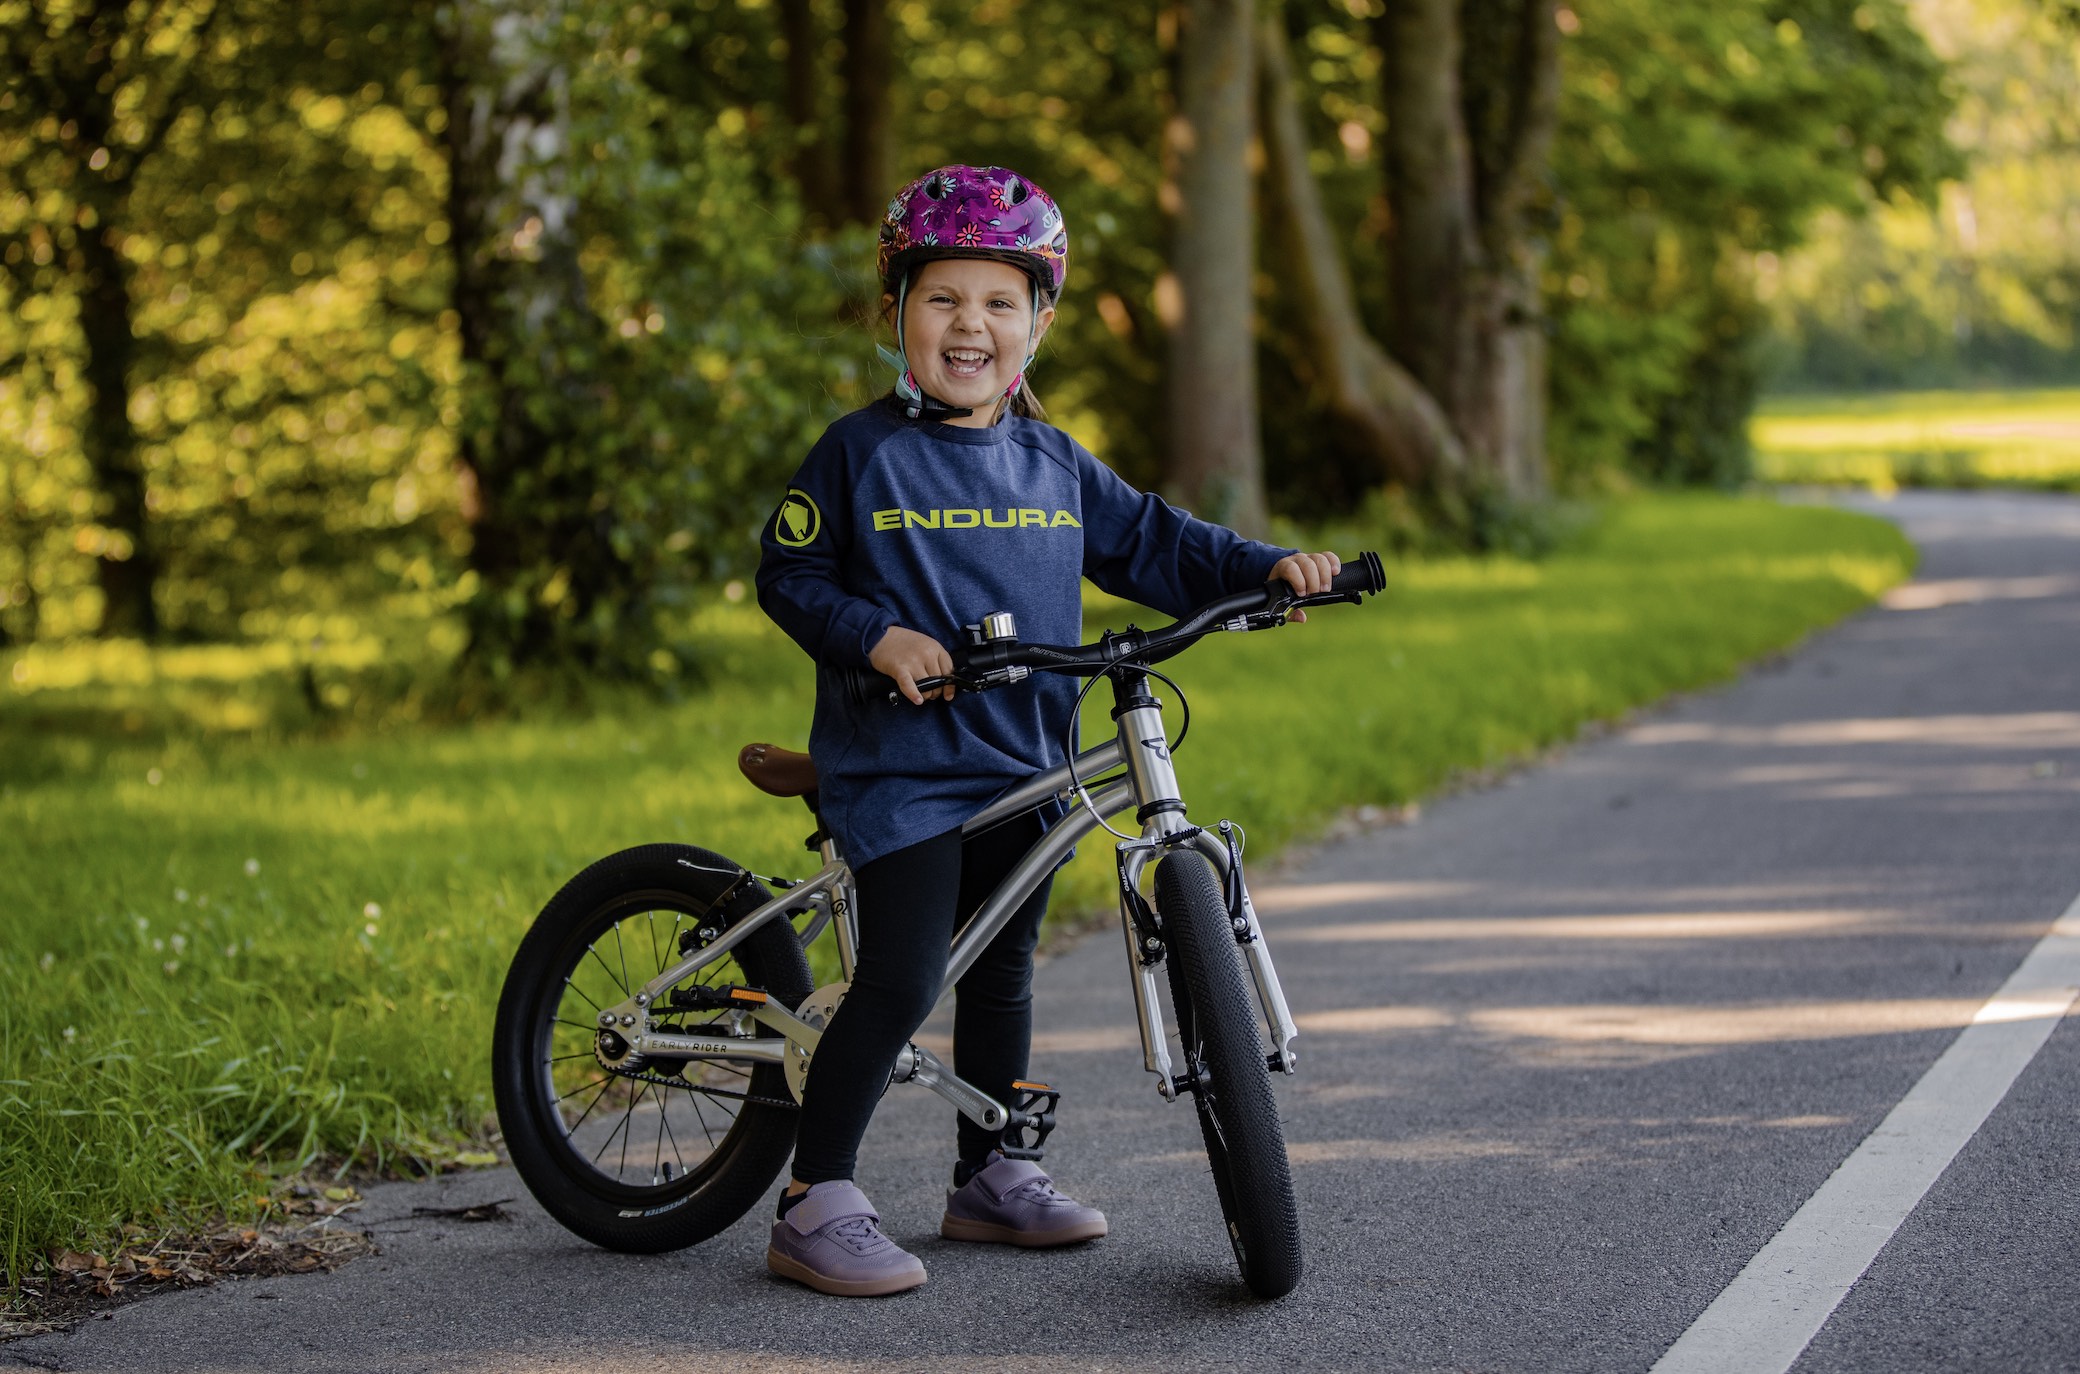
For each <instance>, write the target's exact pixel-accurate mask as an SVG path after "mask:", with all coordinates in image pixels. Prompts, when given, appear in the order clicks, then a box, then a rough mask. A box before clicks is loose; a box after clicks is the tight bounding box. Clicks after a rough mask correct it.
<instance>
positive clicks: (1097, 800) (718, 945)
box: [599, 705, 1299, 1130]
mask: <svg viewBox="0 0 2080 1374" xmlns="http://www.w3.org/2000/svg"><path fill="white" fill-rule="evenodd" d="M1117 720H1118V729H1117V733H1116V736H1115V738H1113V739H1111V740H1109V741H1107V742H1105V743H1104V744H1100V745H1098V746H1096V747H1094V748H1091V749H1087V750H1085V751H1084V752H1083V753H1081V754H1079V755H1078V756H1077V757H1076V762H1075V770H1074V773H1073V775H1072V773H1071V770H1070V767H1069V765H1067V764H1063V765H1060V766H1058V767H1055V768H1051V769H1048V770H1046V771H1045V772H1042V773H1037V774H1035V775H1034V776H1033V777H1031V778H1029V779H1028V780H1026V781H1025V782H1023V783H1020V784H1019V785H1018V786H1016V787H1014V788H1012V789H1011V790H1010V791H1008V792H1006V793H1005V794H1004V795H1003V796H1001V797H999V798H997V800H995V801H994V802H991V803H990V804H989V805H988V806H986V807H984V808H983V809H982V810H981V811H980V812H978V813H976V815H975V816H974V817H973V818H971V819H970V820H969V821H968V822H967V823H966V824H964V825H963V826H962V827H961V833H962V834H963V835H974V834H979V833H980V832H982V831H985V830H988V829H990V828H991V827H993V826H996V825H999V824H1001V823H1003V822H1004V821H1007V820H1010V819H1012V818H1013V817H1015V816H1020V815H1023V814H1025V813H1027V812H1029V811H1032V810H1034V809H1036V808H1038V807H1041V806H1045V805H1048V804H1050V803H1056V802H1060V803H1065V804H1067V805H1068V812H1067V814H1066V815H1065V816H1064V817H1063V818H1062V819H1061V820H1060V821H1059V822H1058V823H1056V824H1055V825H1053V826H1051V827H1049V828H1048V830H1047V833H1046V834H1045V835H1043V836H1042V837H1041V838H1040V840H1039V841H1038V842H1037V843H1036V844H1034V846H1033V847H1032V848H1031V849H1030V850H1028V851H1027V852H1026V854H1025V856H1024V857H1023V858H1021V859H1020V860H1019V861H1018V863H1017V864H1016V865H1014V866H1013V868H1012V870H1011V872H1010V873H1008V874H1006V875H1005V877H1004V880H1003V881H1002V882H1001V883H999V884H998V885H997V888H996V890H995V891H994V892H992V893H991V894H990V895H989V897H988V898H987V899H986V900H985V901H984V902H983V904H982V905H981V906H980V907H979V908H978V909H977V910H976V912H975V914H974V916H973V917H972V918H971V919H970V920H969V921H968V923H967V925H966V926H965V927H964V928H962V930H961V932H960V933H959V935H958V936H956V937H955V940H954V944H953V948H952V950H951V952H950V953H949V955H948V958H947V968H946V978H945V981H944V982H943V983H942V984H941V985H940V995H941V996H942V997H943V996H944V995H945V993H946V990H947V989H948V988H951V987H952V986H954V984H956V983H958V982H959V981H960V979H961V977H962V975H964V974H965V973H967V971H968V970H969V969H970V968H972V967H973V966H974V964H975V961H976V960H977V959H979V958H980V957H981V956H982V952H983V951H984V950H985V949H987V948H988V947H989V944H990V941H992V940H994V939H995V938H996V936H997V934H998V932H1000V931H1001V930H1003V928H1004V926H1005V925H1006V924H1007V923H1008V922H1009V921H1010V919H1011V917H1012V914H1013V913H1014V912H1016V911H1017V910H1018V908H1019V906H1020V905H1021V904H1022V903H1024V901H1025V900H1026V898H1027V897H1029V896H1031V895H1032V893H1033V892H1034V890H1035V889H1037V888H1038V887H1039V885H1040V884H1041V882H1043V881H1044V880H1045V879H1046V878H1047V877H1048V876H1049V875H1050V874H1052V873H1053V872H1054V870H1055V869H1056V868H1058V867H1059V866H1060V865H1061V864H1062V862H1063V861H1064V860H1066V859H1067V858H1068V856H1069V851H1070V850H1071V849H1073V848H1074V847H1075V846H1076V845H1077V844H1078V843H1079V842H1081V841H1082V840H1084V839H1085V838H1086V837H1088V836H1089V835H1090V834H1091V832H1093V831H1095V830H1096V829H1098V827H1099V825H1100V823H1101V822H1102V821H1104V820H1108V819H1110V818H1112V817H1114V816H1118V815H1120V814H1123V813H1124V812H1126V811H1128V810H1134V811H1135V812H1136V814H1137V815H1140V816H1142V817H1144V818H1145V819H1144V820H1143V822H1142V827H1141V834H1140V837H1139V838H1138V839H1128V840H1124V841H1122V842H1121V843H1120V844H1119V845H1117V846H1116V848H1117V851H1118V865H1119V875H1120V923H1121V927H1122V929H1123V931H1124V933H1125V936H1126V944H1127V956H1128V962H1129V968H1130V970H1131V973H1132V986H1133V990H1134V1008H1135V1020H1136V1022H1137V1024H1138V1027H1139V1030H1140V1034H1141V1049H1142V1058H1143V1062H1144V1066H1145V1067H1146V1068H1147V1070H1148V1072H1150V1073H1151V1074H1154V1075H1155V1076H1156V1088H1157V1091H1158V1092H1160V1093H1161V1094H1162V1095H1163V1096H1164V1097H1165V1098H1174V1097H1176V1095H1177V1093H1178V1091H1179V1088H1180V1087H1181V1086H1182V1085H1180V1084H1179V1083H1178V1082H1177V1081H1176V1079H1175V1078H1174V1076H1173V1075H1172V1072H1171V1068H1172V1065H1171V1060H1170V1054H1169V1050H1168V1047H1167V1041H1168V1036H1167V1034H1166V1033H1165V1030H1164V1027H1163V1022H1162V1011H1161V1003H1160V1000H1159V996H1158V992H1157V987H1156V977H1155V970H1156V964H1155V963H1152V962H1146V961H1144V958H1143V954H1144V951H1143V950H1142V948H1141V947H1140V941H1141V934H1140V931H1139V929H1138V927H1137V925H1136V923H1135V920H1134V894H1137V893H1138V892H1139V890H1140V883H1141V879H1142V877H1143V875H1144V873H1145V871H1146V869H1147V867H1148V865H1149V864H1150V863H1151V862H1153V861H1154V860H1155V859H1157V858H1158V857H1160V856H1161V855H1163V854H1166V853H1169V852H1171V851H1173V850H1178V849H1186V848H1189V849H1193V850H1196V851H1198V852H1199V853H1202V854H1204V855H1205V856H1206V857H1207V859H1208V860H1210V861H1211V862H1212V863H1213V865H1214V868H1215V870H1216V871H1217V872H1218V873H1219V874H1220V875H1221V876H1222V878H1223V879H1226V878H1227V876H1228V870H1229V867H1230V865H1231V862H1232V858H1231V855H1230V852H1229V849H1228V846H1227V844H1226V843H1225V842H1224V841H1223V840H1222V839H1221V838H1220V837H1219V836H1218V835H1216V834H1215V833H1214V832H1212V831H1208V830H1205V829H1201V828H1199V827H1196V826H1193V825H1192V824H1191V823H1189V822H1188V821H1186V820H1185V818H1184V811H1183V798H1182V797H1181V796H1180V795H1179V789H1178V784H1177V774H1176V770H1175V769H1174V768H1173V766H1172V764H1171V760H1170V750H1169V744H1168V739H1167V737H1166V735H1165V734H1164V730H1163V720H1162V712H1161V709H1160V707H1159V706H1146V705H1145V706H1138V707H1133V708H1131V709H1128V710H1124V711H1121V712H1120V713H1119V714H1118V717H1117ZM1122 764H1124V765H1125V770H1126V771H1125V774H1124V775H1123V776H1116V777H1112V778H1109V779H1107V780H1106V781H1105V782H1104V783H1103V785H1102V786H1097V787H1093V786H1092V784H1091V780H1092V779H1093V778H1097V777H1101V776H1102V775H1104V774H1106V773H1109V772H1111V771H1112V770H1113V769H1115V768H1117V767H1119V766H1121V765H1122ZM1079 781H1080V782H1081V784H1082V787H1083V792H1082V793H1081V794H1079V792H1078V790H1077V784H1078V782H1079ZM1108 828H1109V827H1108ZM822 856H823V861H824V862H823V867H822V868H820V869H819V870H817V872H816V873H815V874H814V875H813V876H812V877H810V878H808V879H806V880H805V881H803V882H801V883H798V884H796V885H795V886H793V887H790V888H788V889H787V890H786V891H785V892H782V893H780V894H779V895H778V896H776V897H773V898H772V899H771V900H770V901H767V902H766V903H764V904H763V905H761V906H760V907H759V908H758V909H757V910H755V911H753V912H751V913H750V914H749V915H747V916H746V917H744V918H743V919H742V920H740V921H738V922H737V923H736V924H735V925H733V926H731V927H730V929H729V930H728V931H727V932H725V933H724V934H723V935H722V936H721V937H720V938H718V939H716V940H714V941H713V942H711V943H710V944H708V945H706V946H704V947H703V948H701V949H698V950H695V951H693V952H692V953H690V954H688V955H687V956H686V957H685V958H683V959H681V960H679V961H678V962H677V963H675V964H672V965H671V966H669V967H667V968H666V969H664V970H663V971H662V972H660V973H659V974H658V975H657V976H656V977H655V978H652V979H651V980H650V981H649V982H647V983H645V984H644V985H643V986H642V987H641V988H639V989H637V990H636V992H635V993H634V994H633V995H632V996H630V997H629V998H628V1000H626V1001H625V1002H623V1003H621V1004H620V1005H618V1006H614V1007H609V1008H606V1009H604V1010H602V1011H601V1013H600V1017H599V1021H600V1025H601V1026H602V1027H613V1028H615V1029H617V1030H618V1031H619V1032H620V1033H621V1035H622V1037H623V1038H624V1039H625V1040H627V1041H628V1043H629V1045H630V1048H631V1049H632V1050H633V1051H634V1052H636V1053H639V1054H662V1055H670V1056H673V1057H677V1058H687V1059H729V1060H737V1061H751V1062H766V1063H780V1062H783V1060H784V1059H785V1057H786V1054H787V1052H788V1050H787V1046H788V1043H789V1042H792V1043H794V1044H798V1045H801V1046H803V1047H804V1048H807V1049H810V1050H813V1049H814V1048H815V1046H816V1044H817V1043H818V1041H819V1040H820V1039H821V1038H822V1036H821V1032H819V1031H818V1030H817V1029H816V1028H814V1027H812V1026H809V1025H808V1024H806V1023H804V1022H803V1021H801V1020H800V1019H799V1018H797V1017H796V1016H795V1015H794V1014H793V1013H792V1012H791V1011H789V1010H787V1009H786V1008H785V1007H781V1006H778V1005H777V1004H774V1003H770V1002H768V1003H765V1004H763V1005H761V1006H756V1007H749V1008H747V1009H745V1010H744V1011H743V1012H742V1013H741V1016H740V1020H739V1026H738V1030H737V1031H736V1032H735V1033H733V1034H731V1035H729V1036H726V1037H722V1036H713V1035H706V1036H691V1035H680V1034H676V1033H673V1032H661V1031H652V1030H650V1029H649V1014H648V1013H649V1009H650V1008H651V1007H652V1006H653V1005H654V1004H655V1003H656V1000H657V999H658V998H659V997H660V996H662V995H663V994H664V993H666V992H667V991H668V990H670V989H671V988H672V987H674V986H675V985H677V984H678V983H680V982H682V981H684V980H685V979H687V978H689V977H691V976H692V975H694V974H695V973H698V972H699V971H700V970H701V969H703V968H706V967H707V966H708V965H710V964H712V963H714V962H716V961H717V960H719V959H722V958H724V957H725V956H727V955H728V954H729V953H730V951H732V950H734V949H735V948H736V947H737V946H738V945H741V944H742V943H743V942H744V941H746V940H748V939H750V938H751V936H752V935H753V934H755V933H756V932H758V931H759V930H762V929H764V928H765V926H766V925H768V924H769V923H770V922H772V921H775V920H784V919H785V917H786V914H787V913H790V912H799V911H801V910H802V909H803V908H804V907H808V908H812V909H813V908H817V907H821V908H822V911H821V913H820V914H819V915H818V917H817V920H816V922H815V923H814V924H812V926H811V929H812V930H815V929H818V928H820V926H821V925H822V923H823V922H824V921H826V920H828V921H829V922H830V924H831V925H832V927H833V929H834V932H835V935H836V939H837V944H838V965H839V968H840V970H841V972H842V975H843V977H844V978H845V979H846V980H847V981H850V980H851V978H852V975H853V970H854V969H855V968H856V967H857V963H858V954H859V925H858V916H857V912H856V910H855V905H854V902H855V899H854V889H853V881H852V869H851V866H850V865H849V864H848V863H847V862H846V860H845V857H844V856H843V855H842V854H841V853H840V852H839V850H838V846H837V844H836V842H835V841H833V840H830V839H825V840H824V842H823V844H822ZM682 862H683V861H682ZM1242 915H1243V921H1244V925H1245V929H1242V930H1238V931H1237V932H1236V939H1237V942H1238V943H1239V944H1240V945H1241V946H1242V950H1243V954H1244V958H1245V960H1246V962H1247V963H1248V965H1249V969H1250V977H1251V981H1252V982H1253V983H1254V984H1255V987H1256V993H1257V1001H1258V1005H1259V1007H1260V1009H1261V1011H1262V1013H1263V1016H1264V1023H1265V1027H1266V1029H1267V1031H1268V1032H1269V1034H1270V1043H1271V1046H1272V1054H1271V1059H1272V1067H1274V1068H1277V1069H1280V1070H1282V1071H1283V1072H1286V1073H1292V1072H1293V1071H1294V1066H1295V1063H1296V1057H1295V1055H1294V1053H1293V1040H1294V1039H1295V1037H1296V1036H1297V1035H1298V1034H1299V1031H1298V1029H1297V1028H1296V1027H1295V1025H1294V1023H1293V1017H1292V1013H1291V1011H1290V1010H1289V1009H1288V1008H1287V1006H1286V999H1285V993H1284V991H1283V989H1282V988H1281V987H1280V986H1279V981H1278V971H1277V969H1276V968H1274V967H1273V965H1272V962H1271V952H1270V950H1269V949H1268V948H1267V947H1266V945H1265V941H1264V933H1263V929H1262V927H1261V926H1260V925H1259V923H1258V921H1257V914H1256V908H1255V907H1254V906H1252V905H1251V903H1250V899H1249V891H1248V888H1247V886H1244V887H1243V888H1242ZM744 1020H750V1021H756V1022H758V1023H760V1024H763V1025H765V1026H768V1027H770V1028H771V1029H773V1030H775V1031H778V1032H779V1033H780V1035H781V1036H782V1037H784V1038H783V1039H781V1040H771V1039H767V1040H760V1039H756V1038H754V1037H755V1035H756V1032H754V1031H750V1030H747V1029H745V1028H743V1026H742V1021H744ZM895 1077H896V1081H898V1082H913V1081H914V1082H918V1083H922V1084H923V1085H925V1086H927V1087H929V1088H931V1089H932V1090H933V1091H934V1092H937V1093H938V1094H939V1095H940V1096H942V1097H944V1098H946V1099H947V1100H948V1101H949V1102H951V1103H953V1105H954V1106H955V1107H956V1108H957V1109H958V1110H960V1111H961V1112H962V1113H963V1114H964V1115H966V1116H968V1117H969V1118H971V1119H972V1120H974V1121H976V1122H978V1123H979V1124H980V1125H982V1127H983V1128H984V1129H986V1130H996V1129H999V1128H1001V1127H1002V1126H1003V1125H1004V1124H1005V1123H1006V1121H1007V1120H1009V1114H1008V1112H1007V1111H1006V1109H1005V1108H1004V1106H1003V1105H1002V1104H1001V1103H998V1102H996V1101H994V1100H992V1099H991V1098H989V1097H988V1096H987V1095H986V1094H984V1093H982V1092H980V1091H979V1090H977V1089H976V1088H974V1087H973V1086H971V1085H969V1084H967V1083H964V1082H962V1081H961V1080H960V1079H959V1078H957V1077H955V1076H954V1074H953V1073H952V1071H951V1070H950V1069H948V1068H947V1067H946V1066H945V1065H944V1064H943V1063H941V1062H940V1061H939V1059H938V1058H937V1056H935V1055H933V1054H932V1053H931V1052H930V1051H929V1050H926V1049H924V1048H922V1047H921V1046H918V1045H914V1044H913V1045H909V1046H906V1047H905V1048H904V1050H903V1052H902V1055H901V1056H900V1058H899V1059H898V1062H897V1064H896V1073H895Z"/></svg>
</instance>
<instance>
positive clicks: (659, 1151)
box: [650, 1093, 672, 1184]
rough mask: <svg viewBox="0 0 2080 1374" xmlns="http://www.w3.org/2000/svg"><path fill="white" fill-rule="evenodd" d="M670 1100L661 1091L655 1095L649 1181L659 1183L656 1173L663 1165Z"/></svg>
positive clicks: (660, 1180)
mask: <svg viewBox="0 0 2080 1374" xmlns="http://www.w3.org/2000/svg"><path fill="white" fill-rule="evenodd" d="M671 1110H672V1100H671V1099H670V1098H669V1097H666V1096H665V1095H664V1094H663V1093H659V1094H658V1095H657V1145H656V1147H655V1148H654V1149H652V1150H651V1152H650V1182H651V1183H652V1184H657V1183H661V1182H663V1181H664V1180H662V1179H660V1178H658V1176H657V1175H658V1173H659V1172H660V1171H661V1170H662V1169H663V1167H664V1123H665V1120H666V1119H667V1117H669V1115H670V1114H671Z"/></svg>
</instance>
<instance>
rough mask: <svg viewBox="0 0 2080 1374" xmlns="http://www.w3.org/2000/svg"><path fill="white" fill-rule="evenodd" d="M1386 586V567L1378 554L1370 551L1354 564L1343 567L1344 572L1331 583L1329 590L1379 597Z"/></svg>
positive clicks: (1338, 574)
mask: <svg viewBox="0 0 2080 1374" xmlns="http://www.w3.org/2000/svg"><path fill="white" fill-rule="evenodd" d="M1386 586H1387V569H1386V566H1385V565H1384V564H1382V563H1381V562H1380V561H1379V555H1378V554H1376V553H1373V552H1371V551H1369V550H1368V551H1366V552H1365V553H1361V554H1359V555H1358V557H1357V559H1356V560H1355V561H1354V562H1350V563H1346V564H1344V565H1343V569H1342V571H1340V572H1338V573H1337V574H1336V576H1335V578H1334V579H1332V580H1331V581H1330V583H1329V590H1330V591H1332V592H1345V593H1349V592H1361V593H1364V594H1366V595H1377V594H1378V593H1380V592H1382V591H1384V590H1386Z"/></svg>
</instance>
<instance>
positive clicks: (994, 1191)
mask: <svg viewBox="0 0 2080 1374" xmlns="http://www.w3.org/2000/svg"><path fill="white" fill-rule="evenodd" d="M939 1234H940V1235H942V1236H944V1237H946V1239H948V1240H994V1241H1001V1242H1003V1243H1004V1244H1006V1245H1023V1246H1025V1247H1027V1248H1028V1249H1038V1248H1042V1247H1045V1246H1050V1245H1073V1244H1075V1243H1076V1242H1077V1241H1079V1240H1096V1239H1097V1238H1098V1237H1099V1236H1102V1235H1104V1234H1105V1214H1104V1213H1103V1212H1101V1211H1099V1210H1098V1209H1097V1208H1095V1207H1086V1206H1084V1205H1083V1204H1082V1203H1080V1202H1078V1201H1077V1200H1076V1199H1075V1198H1073V1197H1070V1196H1068V1195H1067V1194H1065V1193H1063V1192H1061V1191H1059V1190H1058V1189H1056V1187H1055V1186H1054V1181H1053V1180H1052V1179H1050V1178H1048V1176H1047V1174H1046V1172H1045V1171H1043V1170H1042V1169H1041V1167H1040V1166H1039V1165H1037V1164H1035V1163H1033V1162H1032V1161H1031V1160H1029V1159H1006V1158H1004V1157H1003V1156H1002V1155H998V1156H997V1157H996V1158H995V1159H993V1160H991V1161H990V1163H989V1164H988V1165H987V1166H986V1167H984V1168H982V1169H978V1170H977V1171H976V1172H975V1176H974V1177H973V1178H971V1179H969V1180H968V1181H967V1182H966V1183H965V1184H963V1185H962V1186H961V1187H959V1188H950V1189H948V1190H947V1193H946V1215H945V1216H944V1217H942V1218H940V1220H939Z"/></svg>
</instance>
